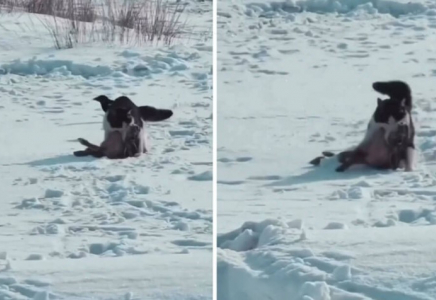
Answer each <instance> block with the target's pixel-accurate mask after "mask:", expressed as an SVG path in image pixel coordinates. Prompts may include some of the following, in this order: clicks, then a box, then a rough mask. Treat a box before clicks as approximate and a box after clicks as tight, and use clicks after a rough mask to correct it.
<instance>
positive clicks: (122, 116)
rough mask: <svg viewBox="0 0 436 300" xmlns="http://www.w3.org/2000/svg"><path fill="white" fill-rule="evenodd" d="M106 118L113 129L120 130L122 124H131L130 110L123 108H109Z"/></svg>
mask: <svg viewBox="0 0 436 300" xmlns="http://www.w3.org/2000/svg"><path fill="white" fill-rule="evenodd" d="M106 118H107V121H108V122H109V124H110V125H111V126H112V127H113V128H121V127H123V124H126V125H131V124H132V123H133V117H132V112H131V110H130V109H125V108H113V107H110V106H109V109H108V110H107V115H106Z"/></svg>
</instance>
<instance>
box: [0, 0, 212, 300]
mask: <svg viewBox="0 0 436 300" xmlns="http://www.w3.org/2000/svg"><path fill="white" fill-rule="evenodd" d="M187 5H188V6H187V9H186V12H185V13H186V14H187V15H188V24H189V27H188V29H189V30H193V31H192V32H191V33H190V34H189V37H188V36H185V37H184V38H182V39H179V40H176V41H175V42H174V44H173V45H171V46H166V45H163V44H157V45H156V43H154V44H143V45H120V44H118V43H112V44H105V43H101V42H95V43H91V42H87V43H79V44H78V45H76V46H75V47H74V48H72V49H68V50H55V49H54V47H53V43H52V39H51V37H50V35H49V33H48V31H47V30H46V28H45V27H44V25H43V23H42V22H41V21H40V19H41V18H43V17H42V16H41V15H30V14H27V13H11V14H7V13H1V15H0V61H1V62H0V73H1V75H0V99H1V101H0V115H1V118H0V127H1V128H2V130H0V144H1V145H2V150H1V151H0V169H1V171H0V174H1V183H0V191H1V204H0V245H1V246H0V250H1V255H0V299H4V300H6V299H14V300H18V299H38V300H43V299H44V300H45V299H82V300H83V299H132V300H133V299H177V300H179V299H198V300H199V299H212V222H213V220H212V181H211V175H210V174H211V170H212V119H211V114H212V96H211V95H212V92H211V91H212V90H211V88H212V75H211V68H212V47H211V44H212V39H211V36H210V33H211V28H212V5H211V2H198V1H192V2H188V3H187ZM102 94H104V95H107V96H108V97H109V98H112V99H113V98H116V97H118V96H120V95H126V96H128V97H130V98H131V99H132V100H133V101H134V102H135V103H136V104H138V105H151V106H155V107H159V108H168V109H172V110H173V111H174V115H173V117H171V118H170V119H169V120H166V121H163V122H159V123H149V124H147V125H146V126H147V131H148V134H149V136H150V138H149V139H150V142H151V148H150V149H149V153H148V154H145V155H142V156H140V157H139V158H129V159H125V160H108V159H93V158H90V157H84V158H78V157H74V156H73V155H72V153H73V151H75V150H81V149H82V146H81V145H80V144H79V143H78V142H77V138H79V137H83V138H86V139H88V140H89V141H91V142H93V143H96V144H98V143H100V142H101V141H102V138H103V129H102V117H103V112H102V110H101V108H100V105H99V103H97V102H96V101H93V100H92V99H93V98H94V97H96V96H99V95H102ZM174 132H179V133H180V134H173V133H174ZM188 132H189V134H186V133H188Z"/></svg>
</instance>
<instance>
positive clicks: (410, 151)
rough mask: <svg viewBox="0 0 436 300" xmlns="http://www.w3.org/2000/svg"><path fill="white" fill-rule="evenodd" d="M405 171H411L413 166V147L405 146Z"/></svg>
mask: <svg viewBox="0 0 436 300" xmlns="http://www.w3.org/2000/svg"><path fill="white" fill-rule="evenodd" d="M405 165H406V166H405V170H406V172H411V171H413V166H414V165H415V148H414V147H407V149H406V162H405Z"/></svg>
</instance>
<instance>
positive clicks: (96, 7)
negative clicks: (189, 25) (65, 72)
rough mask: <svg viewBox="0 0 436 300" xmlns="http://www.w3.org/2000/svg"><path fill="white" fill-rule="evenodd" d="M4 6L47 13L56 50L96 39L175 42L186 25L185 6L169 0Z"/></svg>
mask: <svg viewBox="0 0 436 300" xmlns="http://www.w3.org/2000/svg"><path fill="white" fill-rule="evenodd" d="M2 7H7V8H8V10H10V11H12V10H14V11H16V10H22V11H25V12H28V13H34V14H39V15H44V16H41V18H40V19H41V21H42V23H43V24H44V26H45V28H46V29H47V30H48V32H49V33H50V36H51V37H52V39H53V42H54V46H55V47H56V48H57V49H65V48H72V47H74V45H75V44H78V43H87V42H96V41H100V42H105V43H120V44H130V43H135V44H143V43H150V42H164V43H165V44H172V43H173V41H174V40H175V39H176V38H179V37H181V36H182V35H183V34H184V28H185V27H186V21H185V22H181V16H182V14H183V12H184V6H183V5H181V4H179V3H178V2H177V3H176V4H170V3H169V2H168V1H167V0H0V8H2ZM47 16H51V17H50V18H48V17H47Z"/></svg>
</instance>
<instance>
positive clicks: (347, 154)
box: [310, 81, 415, 172]
mask: <svg viewBox="0 0 436 300" xmlns="http://www.w3.org/2000/svg"><path fill="white" fill-rule="evenodd" d="M373 88H374V90H376V91H378V92H380V93H382V94H386V95H388V96H389V97H390V98H389V99H386V100H381V99H377V108H376V110H375V112H374V114H373V115H372V118H371V120H370V122H369V124H368V128H367V131H366V134H365V137H364V139H363V141H362V142H361V143H360V144H359V145H357V147H355V148H354V149H351V150H347V151H344V152H341V153H339V154H338V155H337V156H338V160H339V162H340V163H341V165H340V166H339V167H338V168H337V169H336V171H338V172H343V171H345V170H347V169H348V168H349V167H351V166H352V165H355V164H364V165H368V166H370V167H373V168H377V169H393V170H395V169H397V168H399V167H404V168H405V170H406V171H412V169H413V157H414V149H415V146H414V138H415V129H414V125H413V120H412V115H411V110H412V97H411V91H410V88H409V86H408V85H407V84H406V83H404V82H402V81H387V82H375V83H374V84H373ZM330 156H334V154H333V153H331V152H324V153H323V156H320V157H317V158H315V159H313V160H312V161H311V162H310V163H311V164H313V165H319V164H320V163H321V160H322V159H323V158H324V157H330Z"/></svg>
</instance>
